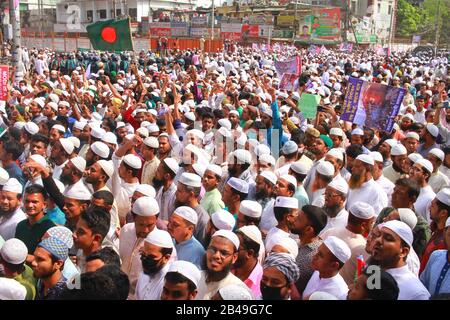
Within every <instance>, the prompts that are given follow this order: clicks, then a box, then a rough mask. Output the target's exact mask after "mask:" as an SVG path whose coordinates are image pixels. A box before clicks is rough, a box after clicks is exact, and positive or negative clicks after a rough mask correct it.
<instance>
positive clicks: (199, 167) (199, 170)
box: [192, 159, 206, 178]
mask: <svg viewBox="0 0 450 320" xmlns="http://www.w3.org/2000/svg"><path fill="white" fill-rule="evenodd" d="M199 160H200V159H199ZM192 169H194V172H195V173H196V174H197V175H198V176H200V178H203V175H204V174H205V171H206V168H205V164H204V163H203V162H202V163H200V162H198V163H194V164H193V165H192Z"/></svg>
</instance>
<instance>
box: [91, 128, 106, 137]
mask: <svg viewBox="0 0 450 320" xmlns="http://www.w3.org/2000/svg"><path fill="white" fill-rule="evenodd" d="M105 133H106V131H105V129H103V128H92V130H91V136H93V137H94V138H97V139H102V138H103V136H104V135H105Z"/></svg>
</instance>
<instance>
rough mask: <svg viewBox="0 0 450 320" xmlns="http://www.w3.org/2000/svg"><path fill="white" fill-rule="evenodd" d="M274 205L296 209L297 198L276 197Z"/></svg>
mask: <svg viewBox="0 0 450 320" xmlns="http://www.w3.org/2000/svg"><path fill="white" fill-rule="evenodd" d="M274 207H279V208H288V209H298V200H297V199H296V198H291V197H277V198H276V199H275V204H274Z"/></svg>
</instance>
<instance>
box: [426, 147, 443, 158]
mask: <svg viewBox="0 0 450 320" xmlns="http://www.w3.org/2000/svg"><path fill="white" fill-rule="evenodd" d="M428 154H432V155H433V156H436V157H437V158H438V159H439V160H441V161H444V159H445V153H444V151H442V150H441V149H438V148H433V149H431V150H430V152H428Z"/></svg>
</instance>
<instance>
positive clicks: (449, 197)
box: [436, 187, 450, 206]
mask: <svg viewBox="0 0 450 320" xmlns="http://www.w3.org/2000/svg"><path fill="white" fill-rule="evenodd" d="M436 199H438V200H439V201H440V202H442V203H443V204H445V205H447V206H450V188H449V187H446V188H442V189H441V190H440V191H439V192H438V193H437V194H436Z"/></svg>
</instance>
